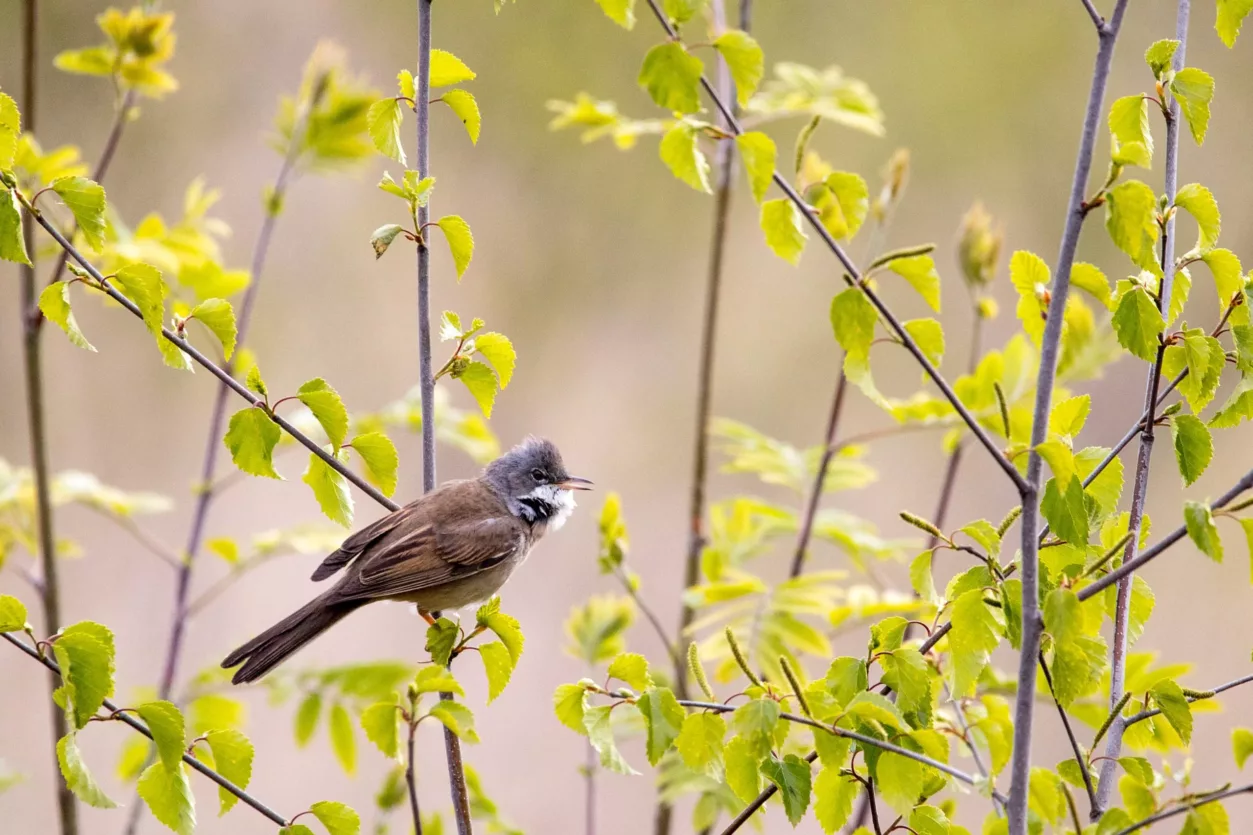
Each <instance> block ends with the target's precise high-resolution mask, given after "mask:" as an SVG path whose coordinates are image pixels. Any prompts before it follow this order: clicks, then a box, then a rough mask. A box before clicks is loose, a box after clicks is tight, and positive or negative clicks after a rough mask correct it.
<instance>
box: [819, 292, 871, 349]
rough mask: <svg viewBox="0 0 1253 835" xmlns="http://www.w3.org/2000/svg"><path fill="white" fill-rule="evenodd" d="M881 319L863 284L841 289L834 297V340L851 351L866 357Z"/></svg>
mask: <svg viewBox="0 0 1253 835" xmlns="http://www.w3.org/2000/svg"><path fill="white" fill-rule="evenodd" d="M878 321H879V313H878V311H876V310H875V308H874V305H873V304H871V303H870V300H869V299H867V298H866V294H865V293H864V292H862V290H861V288H860V287H849V288H848V289H846V290H841V291H840V292H839V293H837V294H836V296H835V298H833V299H832V300H831V327H832V329H833V330H834V331H835V341H836V342H838V343H840V347H841V348H843V349H844V350H845V351H846V352H847V353H849V354H853V355H855V356H860V357H864V356H866V355H868V354H869V353H870V345H871V344H872V343H873V342H874V335H875V325H876V324H877V323H878Z"/></svg>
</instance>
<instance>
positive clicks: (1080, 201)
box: [1009, 0, 1127, 835]
mask: <svg viewBox="0 0 1253 835" xmlns="http://www.w3.org/2000/svg"><path fill="white" fill-rule="evenodd" d="M1126 10H1127V0H1118V2H1117V4H1116V5H1115V6H1114V13H1113V15H1112V17H1111V18H1110V20H1109V22H1108V23H1106V24H1104V25H1103V26H1101V27H1100V28H1099V29H1098V38H1099V41H1100V45H1099V47H1098V49H1097V55H1096V61H1095V65H1094V67H1093V70H1092V85H1091V89H1090V90H1089V92H1088V104H1087V109H1086V111H1085V113H1084V119H1083V131H1082V134H1081V137H1080V140H1079V153H1078V156H1077V159H1076V161H1075V174H1074V179H1073V181H1072V182H1071V187H1070V201H1069V203H1068V205H1067V208H1066V225H1065V230H1064V231H1063V233H1062V241H1061V246H1060V248H1059V251H1058V256H1057V265H1056V268H1055V269H1054V270H1053V291H1052V292H1053V297H1052V299H1051V301H1050V304H1049V310H1048V316H1047V319H1046V321H1045V325H1044V337H1043V340H1042V342H1041V348H1040V371H1039V376H1038V378H1037V380H1036V399H1035V409H1034V412H1033V416H1032V425H1031V452H1030V454H1029V456H1028V459H1027V479H1026V484H1025V485H1024V486H1025V488H1026V489H1025V490H1023V492H1022V507H1023V513H1022V520H1021V524H1022V560H1021V564H1022V650H1021V655H1020V656H1019V659H1018V694H1017V699H1016V705H1015V713H1014V742H1013V755H1012V757H1011V760H1010V773H1011V776H1012V783H1011V789H1010V793H1009V798H1010V802H1009V835H1026V832H1027V795H1028V781H1029V779H1030V775H1031V725H1032V719H1033V717H1034V712H1035V678H1036V673H1035V665H1036V661H1037V655H1038V654H1039V650H1040V636H1041V631H1042V629H1043V621H1042V619H1041V616H1040V604H1039V585H1040V578H1039V557H1040V554H1039V547H1040V540H1039V535H1038V528H1039V492H1040V483H1041V474H1042V460H1041V458H1040V454H1039V453H1038V452H1037V451H1036V450H1037V449H1038V447H1039V445H1040V444H1041V443H1043V442H1044V440H1045V437H1046V435H1047V433H1048V421H1049V410H1050V408H1051V406H1052V401H1053V386H1054V383H1055V381H1056V378H1057V360H1058V356H1059V353H1060V348H1061V334H1062V320H1063V318H1064V317H1063V315H1062V313H1063V311H1064V310H1065V309H1066V299H1067V297H1068V296H1069V294H1070V270H1071V267H1072V266H1073V264H1074V260H1075V250H1076V249H1077V248H1078V246H1079V234H1080V232H1081V231H1082V229H1083V221H1084V218H1085V217H1086V215H1087V212H1086V211H1085V209H1084V192H1085V190H1086V188H1087V182H1088V174H1089V172H1090V171H1091V169H1092V156H1093V152H1094V149H1095V147H1096V135H1097V132H1098V129H1099V128H1100V126H1101V121H1102V120H1101V114H1102V110H1103V102H1104V100H1105V87H1106V84H1107V83H1108V81H1109V71H1110V65H1111V64H1112V63H1113V60H1114V46H1115V44H1116V43H1117V41H1118V31H1119V29H1120V28H1121V26H1122V19H1123V15H1124V13H1125V12H1126Z"/></svg>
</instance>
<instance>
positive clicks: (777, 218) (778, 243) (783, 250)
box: [761, 197, 807, 265]
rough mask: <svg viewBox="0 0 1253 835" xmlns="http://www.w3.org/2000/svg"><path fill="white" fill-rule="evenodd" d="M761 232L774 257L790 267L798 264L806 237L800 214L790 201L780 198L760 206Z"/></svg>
mask: <svg viewBox="0 0 1253 835" xmlns="http://www.w3.org/2000/svg"><path fill="white" fill-rule="evenodd" d="M761 231H763V232H765V233H766V243H767V244H769V245H770V248H771V249H772V250H774V254H775V255H778V256H779V257H780V258H782V259H783V260H784V261H787V262H788V263H789V264H792V265H796V264H797V263H799V262H800V260H801V252H802V251H804V249H805V240H806V237H807V236H806V235H805V230H804V229H803V228H802V227H801V213H800V211H799V210H798V209H797V208H796V206H795V204H793V203H792V201H791V200H789V199H788V198H786V197H780V198H779V199H777V200H767V201H765V202H764V203H762V204H761Z"/></svg>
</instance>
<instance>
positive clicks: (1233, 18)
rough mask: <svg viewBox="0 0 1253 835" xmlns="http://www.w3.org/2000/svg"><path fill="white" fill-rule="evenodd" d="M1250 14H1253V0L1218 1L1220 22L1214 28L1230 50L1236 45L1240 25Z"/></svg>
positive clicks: (1215, 23)
mask: <svg viewBox="0 0 1253 835" xmlns="http://www.w3.org/2000/svg"><path fill="white" fill-rule="evenodd" d="M1249 12H1253V0H1218V20H1216V21H1215V22H1214V28H1215V29H1216V30H1217V31H1218V37H1220V38H1222V40H1223V43H1225V44H1226V45H1227V47H1228V48H1231V47H1233V46H1235V45H1236V36H1237V35H1239V34H1240V25H1241V24H1243V23H1244V19H1245V18H1246V17H1248V16H1249Z"/></svg>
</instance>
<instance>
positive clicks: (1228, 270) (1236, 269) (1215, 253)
mask: <svg viewBox="0 0 1253 835" xmlns="http://www.w3.org/2000/svg"><path fill="white" fill-rule="evenodd" d="M1201 260H1202V261H1204V262H1205V266H1207V267H1209V270H1210V273H1212V274H1213V276H1214V289H1215V292H1217V294H1218V303H1219V304H1220V305H1222V306H1224V307H1225V306H1226V305H1228V304H1230V302H1231V300H1232V299H1233V298H1235V297H1236V295H1237V294H1239V293H1242V292H1244V276H1243V274H1242V273H1243V269H1244V268H1243V267H1241V266H1240V259H1239V258H1238V257H1237V256H1236V254H1235V253H1234V252H1232V251H1231V250H1229V249H1211V250H1209V251H1208V252H1206V253H1204V254H1203V255H1202V256H1201ZM1177 281H1178V279H1176V282H1177ZM1171 307H1174V299H1171Z"/></svg>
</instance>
